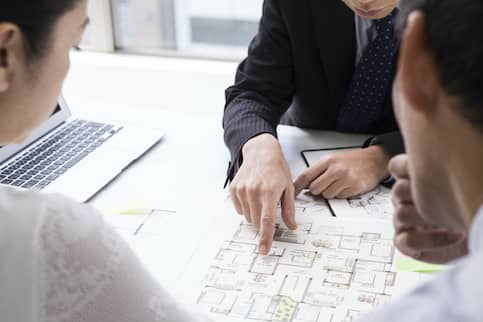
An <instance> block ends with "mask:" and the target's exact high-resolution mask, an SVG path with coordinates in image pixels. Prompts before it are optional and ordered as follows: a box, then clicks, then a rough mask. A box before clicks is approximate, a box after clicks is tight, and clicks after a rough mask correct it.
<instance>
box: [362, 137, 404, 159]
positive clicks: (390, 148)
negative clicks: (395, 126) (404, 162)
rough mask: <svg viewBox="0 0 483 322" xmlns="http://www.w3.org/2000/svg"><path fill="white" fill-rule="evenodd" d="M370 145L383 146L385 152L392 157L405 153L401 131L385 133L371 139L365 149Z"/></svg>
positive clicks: (365, 144)
mask: <svg viewBox="0 0 483 322" xmlns="http://www.w3.org/2000/svg"><path fill="white" fill-rule="evenodd" d="M370 145H382V146H383V147H384V150H386V152H387V153H388V154H389V155H390V156H396V155H398V154H401V153H405V146H404V140H403V137H402V135H401V132H399V131H394V132H389V133H384V134H380V135H378V136H375V137H371V138H369V139H368V140H367V141H366V142H365V143H364V146H363V147H368V146H370Z"/></svg>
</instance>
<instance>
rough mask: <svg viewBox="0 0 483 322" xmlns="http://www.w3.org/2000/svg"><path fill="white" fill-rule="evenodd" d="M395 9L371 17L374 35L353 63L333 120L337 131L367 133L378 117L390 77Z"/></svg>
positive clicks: (392, 72) (393, 58) (393, 62)
mask: <svg viewBox="0 0 483 322" xmlns="http://www.w3.org/2000/svg"><path fill="white" fill-rule="evenodd" d="M398 11H399V10H398V9H395V10H394V11H393V12H392V13H391V14H390V15H389V16H387V17H385V18H383V19H381V20H375V21H374V25H375V28H376V31H377V36H376V38H375V39H374V40H373V41H372V42H371V43H370V44H369V46H368V47H367V49H366V50H365V51H364V53H363V55H362V57H361V60H360V61H359V63H358V64H357V66H356V68H355V71H354V76H353V78H352V82H351V85H350V87H349V91H348V93H347V96H346V98H345V101H344V103H343V105H342V107H341V110H340V113H339V118H338V120H337V131H340V132H349V133H368V132H369V131H370V129H371V127H372V126H373V125H374V123H375V122H377V120H378V119H379V118H380V117H381V114H382V112H383V109H384V105H385V101H386V97H387V94H388V92H389V91H390V90H391V85H392V80H393V77H394V65H395V60H396V52H397V43H396V40H395V37H394V18H395V17H396V15H397V13H398Z"/></svg>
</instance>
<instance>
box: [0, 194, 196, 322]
mask: <svg viewBox="0 0 483 322" xmlns="http://www.w3.org/2000/svg"><path fill="white" fill-rule="evenodd" d="M0 214H1V220H2V222H1V225H0V258H1V262H0V285H1V287H0V316H1V320H2V321H22V322H30V321H32V322H33V321H36V322H37V321H38V322H47V321H48V322H57V321H58V322H60V321H62V322H70V321H72V322H74V321H75V322H78V321H86V322H100V321H102V322H128V321H129V322H132V321H143V322H155V321H156V322H161V321H166V322H185V321H186V322H187V321H190V322H192V321H205V320H204V319H203V318H202V317H198V316H194V315H191V313H189V312H188V311H187V310H185V309H184V308H183V307H180V306H179V304H178V303H176V302H175V301H174V300H173V299H172V298H171V297H170V296H169V295H168V294H167V293H166V292H165V291H164V290H163V289H162V288H161V287H160V286H159V284H158V283H157V281H156V280H154V279H153V278H152V276H151V275H150V274H149V273H147V271H146V270H145V269H144V267H143V266H142V265H141V263H140V262H139V260H138V259H137V258H136V256H135V255H134V254H133V253H132V251H131V250H130V248H129V247H128V246H127V244H126V243H125V242H124V241H123V240H122V238H121V237H120V236H119V235H118V234H117V233H116V232H115V231H114V230H113V229H111V227H110V226H108V225H107V224H106V223H105V222H104V220H103V218H102V216H101V215H100V214H99V213H98V212H97V211H96V210H94V209H93V208H91V207H90V206H88V205H83V204H78V203H75V202H74V201H71V200H69V199H67V198H64V197H62V196H58V195H44V194H40V193H37V192H33V191H27V192H26V191H18V190H15V189H13V188H7V187H0Z"/></svg>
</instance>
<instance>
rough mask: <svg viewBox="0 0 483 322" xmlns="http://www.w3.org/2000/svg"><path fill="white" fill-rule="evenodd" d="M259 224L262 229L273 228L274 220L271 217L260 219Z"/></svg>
mask: <svg viewBox="0 0 483 322" xmlns="http://www.w3.org/2000/svg"><path fill="white" fill-rule="evenodd" d="M261 224H262V226H264V227H274V226H275V218H273V217H271V216H265V217H263V218H262V219H261Z"/></svg>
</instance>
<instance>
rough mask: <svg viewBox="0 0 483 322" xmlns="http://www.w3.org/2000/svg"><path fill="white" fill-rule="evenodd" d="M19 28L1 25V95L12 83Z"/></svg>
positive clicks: (6, 24) (8, 24)
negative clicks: (16, 38) (16, 36)
mask: <svg viewBox="0 0 483 322" xmlns="http://www.w3.org/2000/svg"><path fill="white" fill-rule="evenodd" d="M16 34H19V30H18V28H17V27H16V26H15V25H13V24H10V23H0V93H3V92H5V91H7V90H8V88H9V87H10V83H11V81H12V73H13V70H12V65H13V53H14V52H15V41H14V39H15V35H16Z"/></svg>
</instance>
